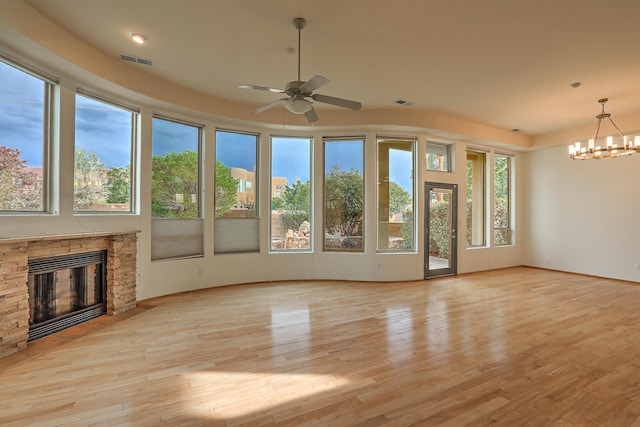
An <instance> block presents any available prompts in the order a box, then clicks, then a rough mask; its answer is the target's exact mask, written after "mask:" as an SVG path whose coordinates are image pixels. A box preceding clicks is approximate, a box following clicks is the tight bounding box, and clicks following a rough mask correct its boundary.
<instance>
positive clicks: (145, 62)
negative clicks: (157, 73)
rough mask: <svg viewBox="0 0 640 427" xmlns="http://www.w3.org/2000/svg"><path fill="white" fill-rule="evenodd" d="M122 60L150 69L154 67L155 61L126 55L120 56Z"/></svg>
mask: <svg viewBox="0 0 640 427" xmlns="http://www.w3.org/2000/svg"><path fill="white" fill-rule="evenodd" d="M120 59H121V60H122V61H127V62H133V63H134V64H141V65H148V66H149V67H153V61H152V60H151V59H145V58H140V57H137V56H133V55H125V54H120Z"/></svg>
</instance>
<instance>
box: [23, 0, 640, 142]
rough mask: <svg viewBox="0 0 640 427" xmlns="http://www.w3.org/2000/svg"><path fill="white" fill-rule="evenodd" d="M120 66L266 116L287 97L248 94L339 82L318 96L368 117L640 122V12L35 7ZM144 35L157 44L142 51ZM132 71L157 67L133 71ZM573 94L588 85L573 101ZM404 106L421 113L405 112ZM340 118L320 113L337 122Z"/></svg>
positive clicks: (344, 5) (561, 1)
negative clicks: (121, 59) (319, 80)
mask: <svg viewBox="0 0 640 427" xmlns="http://www.w3.org/2000/svg"><path fill="white" fill-rule="evenodd" d="M26 3H28V4H29V5H31V6H32V7H33V8H35V9H37V10H38V11H39V12H41V13H42V14H44V15H45V16H47V17H49V18H50V19H51V20H53V21H55V22H56V23H57V24H59V25H60V26H61V27H63V28H65V29H66V30H67V31H69V32H70V33H72V34H74V35H75V36H77V37H78V38H80V39H82V40H84V41H86V42H87V43H88V44H90V45H92V46H93V47H95V48H97V49H98V50H101V51H103V52H104V53H106V54H108V55H111V56H113V57H117V56H119V54H121V53H126V54H132V55H136V56H139V57H143V58H148V59H152V60H153V61H154V66H153V67H150V68H146V69H145V70H147V72H149V73H153V74H156V75H157V76H160V77H161V78H163V79H167V80H170V81H174V82H176V83H179V84H181V85H184V86H188V87H191V88H194V89H196V90H199V91H201V92H204V93H207V94H211V95H215V96H217V97H219V98H223V99H228V100H232V101H234V102H237V103H244V104H247V108H254V107H257V106H259V105H262V104H266V103H268V102H271V101H273V100H275V99H277V98H278V96H279V95H277V94H273V93H268V92H260V91H252V90H243V89H239V88H238V86H239V85H240V84H243V83H251V84H256V85H262V86H271V87H280V88H282V87H284V85H285V83H286V82H288V81H290V80H295V79H296V74H297V56H296V51H294V52H292V51H291V48H296V47H297V30H296V29H295V28H294V27H293V24H292V22H291V21H292V19H293V18H295V17H297V16H301V17H304V18H305V19H306V20H307V26H306V28H305V29H304V30H303V31H302V76H301V77H302V80H308V79H309V78H311V77H312V76H313V75H314V74H320V75H323V76H325V77H328V78H329V79H331V83H330V84H329V85H327V86H325V87H323V88H322V89H320V90H319V91H318V93H322V94H325V95H331V96H337V97H343V98H347V99H353V100H357V101H361V102H362V104H363V109H377V110H379V109H390V110H398V109H404V108H412V109H418V110H427V111H431V112H436V113H442V114H446V115H450V116H454V117H459V118H462V119H466V120H470V121H474V122H479V123H485V124H489V125H493V126H498V127H501V128H504V129H513V128H519V129H521V130H522V132H524V133H526V134H530V135H536V134H543V133H548V132H553V131H557V130H560V129H565V128H568V127H573V126H578V125H584V124H585V123H590V122H593V123H594V124H595V115H596V114H598V113H599V112H600V106H599V105H598V104H597V100H598V99H599V98H602V97H609V99H610V101H609V103H608V104H607V110H608V111H609V112H611V113H612V116H613V117H614V118H615V117H616V116H618V115H625V114H631V113H637V112H640V25H639V24H638V22H639V21H638V19H639V18H640V1H638V0H608V1H606V2H604V1H595V0H399V1H391V0H322V1H320V0H277V1H265V0H217V1H213V0H26ZM132 31H137V32H141V33H143V34H145V35H146V36H147V38H148V42H147V43H146V44H145V45H143V46H137V45H135V44H134V43H132V41H131V40H130V38H129V34H130V33H131V32H132ZM131 66H132V67H138V68H140V67H144V66H141V65H134V64H131ZM573 82H581V83H582V85H581V86H580V87H579V88H577V89H573V88H571V86H570V84H571V83H573ZM398 99H403V100H406V101H408V102H412V103H414V106H412V107H403V106H398V105H396V104H394V101H396V100H398ZM325 108H326V109H329V108H331V109H336V107H331V106H325V105H317V108H316V109H317V111H318V112H319V114H320V116H321V111H322V110H323V109H325Z"/></svg>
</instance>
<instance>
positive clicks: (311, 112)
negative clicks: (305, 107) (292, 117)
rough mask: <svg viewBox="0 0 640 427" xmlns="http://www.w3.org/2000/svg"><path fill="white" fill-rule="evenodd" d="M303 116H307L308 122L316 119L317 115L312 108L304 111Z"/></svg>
mask: <svg viewBox="0 0 640 427" xmlns="http://www.w3.org/2000/svg"><path fill="white" fill-rule="evenodd" d="M304 116H305V117H306V118H307V120H308V121H309V123H314V122H317V121H318V115H317V114H316V112H315V110H314V109H313V108H312V109H311V110H309V111H307V112H306V113H304Z"/></svg>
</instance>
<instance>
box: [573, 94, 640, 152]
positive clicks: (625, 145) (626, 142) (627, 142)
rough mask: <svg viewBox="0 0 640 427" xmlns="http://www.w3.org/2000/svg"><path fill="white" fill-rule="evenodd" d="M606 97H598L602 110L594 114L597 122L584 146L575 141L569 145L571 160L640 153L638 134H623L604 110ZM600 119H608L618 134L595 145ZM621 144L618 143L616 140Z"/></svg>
mask: <svg viewBox="0 0 640 427" xmlns="http://www.w3.org/2000/svg"><path fill="white" fill-rule="evenodd" d="M608 100H609V99H608V98H602V99H599V100H598V102H599V103H600V104H602V112H601V113H600V114H598V115H597V116H596V119H598V123H597V124H596V131H595V134H594V135H593V138H591V139H590V140H589V141H588V143H587V145H586V146H580V142H576V143H575V144H572V145H570V146H569V157H571V158H572V159H573V160H576V159H578V160H588V159H604V158H608V157H620V156H628V155H631V154H634V153H640V135H638V136H635V137H633V140H631V137H630V136H629V135H623V134H622V132H620V129H618V126H616V124H615V123H614V122H613V119H612V118H611V114H609V113H605V112H604V104H605V103H606V102H607V101H608ZM602 119H609V121H610V122H611V124H612V125H613V127H614V128H615V129H616V131H617V132H618V135H615V136H613V135H610V136H607V137H606V146H605V147H602V146H601V145H596V143H597V142H598V133H599V132H600V123H601V122H602ZM616 140H617V141H618V142H621V145H618V142H616Z"/></svg>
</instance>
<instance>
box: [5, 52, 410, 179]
mask: <svg viewBox="0 0 640 427" xmlns="http://www.w3.org/2000/svg"><path fill="white" fill-rule="evenodd" d="M44 87H45V85H44V83H43V82H42V81H41V80H40V79H37V78H35V77H32V76H30V75H28V74H26V73H24V72H22V71H20V70H17V69H15V68H13V67H11V66H9V65H6V64H4V63H2V62H0V145H5V146H8V147H12V148H18V149H20V152H21V159H23V160H27V164H28V166H42V156H43V153H42V141H43V133H42V132H43V131H42V106H43V103H44ZM76 99H77V103H76V127H75V132H76V142H75V143H76V146H78V147H81V148H84V149H86V150H93V151H94V152H95V153H96V155H97V156H98V158H99V159H100V161H101V162H103V163H104V164H105V167H106V168H111V167H115V166H118V167H124V166H126V165H127V164H129V162H130V158H131V152H130V150H131V148H130V138H131V113H130V112H128V111H126V110H123V109H120V108H116V107H113V106H110V105H108V104H105V103H102V102H98V101H95V100H93V99H91V98H87V97H83V96H79V97H77V98H76ZM197 136H198V130H197V128H196V127H193V126H187V125H183V124H179V123H175V122H171V121H167V120H160V119H154V120H153V136H152V138H153V148H152V151H153V154H154V155H161V154H164V153H166V152H169V151H177V152H181V151H184V150H191V151H197V148H198V146H197V141H198V139H197ZM217 139H218V143H219V144H218V148H217V153H216V156H217V159H219V160H221V161H223V163H225V164H226V165H227V166H233V167H240V168H244V169H247V170H249V171H251V170H253V169H254V166H255V162H256V159H255V149H254V147H255V136H253V135H247V134H240V133H231V132H218V133H217ZM330 147H331V148H330V149H329V150H328V151H327V153H326V158H325V169H326V170H327V171H328V170H331V168H332V167H333V165H338V166H340V167H341V168H342V169H345V170H350V169H352V168H353V169H358V170H360V171H361V172H362V169H363V166H362V155H363V154H362V145H361V142H359V141H349V142H347V141H342V142H340V143H330ZM246 153H252V155H251V156H248V155H247V154H246ZM310 159H311V140H309V139H308V138H289V137H274V138H273V147H272V164H271V167H272V169H273V170H272V175H273V176H284V177H286V178H287V182H288V183H289V184H291V183H293V182H295V180H297V179H300V180H301V181H303V182H305V181H307V180H308V179H309V173H310V168H309V164H310ZM390 163H391V165H390V179H391V180H392V181H395V182H397V183H398V184H400V185H401V186H403V187H404V188H406V189H411V170H408V169H407V167H406V165H410V164H411V153H410V152H404V151H400V150H391V152H390ZM316 164H320V159H316Z"/></svg>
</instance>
